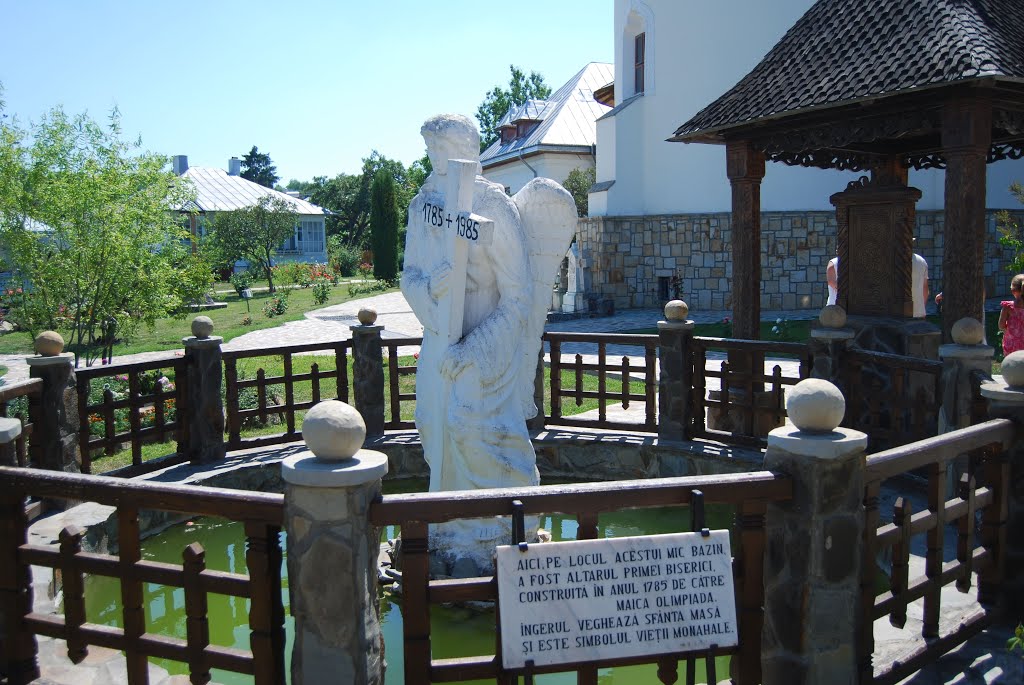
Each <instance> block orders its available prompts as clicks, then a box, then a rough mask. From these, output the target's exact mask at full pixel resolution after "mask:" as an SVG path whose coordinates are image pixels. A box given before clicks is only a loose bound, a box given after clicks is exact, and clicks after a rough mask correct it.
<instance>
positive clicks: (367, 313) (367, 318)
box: [356, 307, 377, 326]
mask: <svg viewBox="0 0 1024 685" xmlns="http://www.w3.org/2000/svg"><path fill="white" fill-rule="evenodd" d="M356 317H357V318H358V319H359V323H361V324H363V325H364V326H372V325H373V324H374V323H376V322H377V310H376V309H374V308H373V307H360V308H359V312H358V313H357V314H356Z"/></svg>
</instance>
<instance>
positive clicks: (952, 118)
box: [942, 98, 992, 343]
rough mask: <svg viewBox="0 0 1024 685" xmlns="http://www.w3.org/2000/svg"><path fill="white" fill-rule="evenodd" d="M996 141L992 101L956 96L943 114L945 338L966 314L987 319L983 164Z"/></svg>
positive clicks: (949, 340) (945, 339) (943, 286)
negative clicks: (985, 302)
mask: <svg viewBox="0 0 1024 685" xmlns="http://www.w3.org/2000/svg"><path fill="white" fill-rule="evenodd" d="M991 142H992V105H991V102H989V101H988V100H985V99H981V98H958V99H955V100H950V101H949V102H947V103H946V104H945V106H944V108H943V112H942V154H943V156H944V157H945V158H946V193H945V205H946V234H945V240H946V245H945V250H944V252H943V256H942V271H943V279H942V292H943V296H942V297H943V299H942V309H943V317H942V341H943V342H945V343H949V342H951V341H952V335H951V330H952V328H953V324H954V323H956V322H957V321H959V320H960V319H962V318H963V317H965V316H970V317H973V318H975V319H977V320H978V321H984V320H985V313H984V301H985V285H984V278H985V272H984V249H985V163H986V158H987V155H988V150H989V146H990V145H991Z"/></svg>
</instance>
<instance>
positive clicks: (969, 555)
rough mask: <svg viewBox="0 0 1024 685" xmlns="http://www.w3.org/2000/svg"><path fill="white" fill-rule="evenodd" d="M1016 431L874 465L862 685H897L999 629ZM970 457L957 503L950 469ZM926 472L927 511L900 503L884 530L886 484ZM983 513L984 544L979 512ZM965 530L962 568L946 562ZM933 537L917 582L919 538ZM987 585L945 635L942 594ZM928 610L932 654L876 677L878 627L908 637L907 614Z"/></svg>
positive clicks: (993, 427) (903, 450)
mask: <svg viewBox="0 0 1024 685" xmlns="http://www.w3.org/2000/svg"><path fill="white" fill-rule="evenodd" d="M1014 435H1015V432H1014V425H1013V423H1012V422H1011V421H1009V420H1006V419H995V420H992V421H988V422H986V423H982V424H979V425H976V426H971V427H969V428H964V429H961V430H958V431H955V432H953V433H946V434H944V435H940V436H937V437H933V438H929V439H927V440H922V441H920V442H915V443H913V444H910V445H906V446H903V447H898V448H894V449H890V450H887V451H885V452H879V453H877V454H874V455H871V456H869V457H868V458H867V470H866V473H865V488H864V509H865V526H864V557H863V562H862V563H863V566H862V576H861V598H862V602H863V606H862V611H861V625H862V638H863V639H862V641H861V654H860V655H859V661H858V663H859V664H860V672H861V676H860V682H861V683H865V684H866V683H896V682H899V681H900V680H902V679H903V678H905V677H907V676H909V675H910V674H912V673H913V672H914V671H916V670H918V669H920V668H921V667H922V666H923V665H924V664H925V663H927V662H929V661H931V660H933V659H934V658H936V657H937V656H938V655H941V654H943V653H945V652H947V651H949V650H950V649H952V648H953V647H955V646H956V645H959V644H960V643H962V642H964V641H965V640H967V639H968V638H970V637H971V636H972V635H974V634H976V633H978V632H979V631H980V630H981V629H983V628H984V627H985V626H987V625H988V624H989V623H990V622H991V620H992V613H991V612H990V611H989V609H988V607H987V605H988V604H989V603H990V602H994V601H995V600H996V595H997V593H998V591H999V585H1000V583H1001V582H1002V580H1003V575H1002V573H1003V572H1002V562H1003V559H1004V557H1005V549H1006V524H1007V517H1008V513H1007V511H1008V504H1007V502H1008V490H1009V479H1010V466H1009V460H1008V452H1007V450H1008V449H1009V448H1010V446H1011V444H1012V441H1013V438H1014ZM963 454H966V455H968V459H967V467H966V471H965V472H964V473H963V474H962V477H961V479H960V481H959V483H958V488H957V491H956V492H957V496H955V497H954V498H952V499H949V500H947V499H946V490H947V482H946V479H947V472H948V471H947V467H948V465H949V464H950V462H952V461H953V460H955V459H956V458H957V457H958V456H959V455H963ZM916 470H924V471H926V472H927V476H928V495H927V499H928V501H927V506H926V508H924V509H922V510H921V511H918V512H914V511H913V507H912V506H911V504H910V502H909V500H908V499H906V498H904V497H901V498H899V499H898V500H896V503H895V506H894V511H893V518H892V522H891V523H886V524H884V525H880V524H879V518H880V514H879V507H878V499H879V493H880V491H881V486H882V483H883V482H884V481H885V480H887V479H889V478H893V477H895V476H898V475H901V474H904V473H907V472H909V471H916ZM979 510H981V511H982V512H983V514H982V525H981V530H980V544H977V540H978V538H979V531H977V530H976V516H975V514H976V512H977V511H979ZM954 524H955V525H956V529H957V545H956V559H955V560H953V561H949V562H945V563H944V562H943V553H944V532H945V529H946V526H949V525H954ZM921 534H923V535H925V536H926V550H927V551H926V555H925V562H924V564H925V567H924V575H923V576H919V577H914V578H912V577H910V564H909V562H910V558H911V557H910V547H911V538H912V536H915V535H921ZM888 550H891V552H892V553H891V558H892V575H891V579H890V581H889V583H888V584H887V585H888V587H887V589H885V590H883V591H882V592H880V593H879V592H877V590H876V588H877V587H878V582H879V581H880V580H881V576H880V574H879V571H878V569H877V566H876V558H877V557H878V556H879V555H880V554H883V555H884V553H885V552H887V551H888ZM974 574H976V576H977V580H978V605H977V607H976V610H975V611H974V612H973V613H972V614H971V615H970V616H968V617H967V618H966V619H964V620H963V621H961V622H960V624H959V626H958V627H957V628H956V629H954V630H953V631H952V632H950V633H947V634H945V635H940V634H939V611H940V608H941V593H942V588H943V587H944V586H946V585H951V584H955V585H956V589H957V590H958V591H960V592H962V593H966V592H967V591H968V590H969V589H970V587H971V583H972V575H974ZM916 600H923V604H924V617H923V625H922V629H921V635H922V637H924V638H926V639H927V642H924V643H923V644H922V646H921V647H920V648H919V649H918V650H917V651H915V652H914V653H913V654H910V655H908V656H906V657H904V658H901V659H900V660H899V661H896V662H894V663H892V664H889V665H888V666H886V667H885V669H884V670H882V671H881V672H879V673H874V672H873V666H872V661H871V653H872V652H873V651H874V634H873V622H874V621H875V619H878V618H881V617H883V616H889V620H890V622H891V623H892V624H893V625H895V626H896V627H899V628H902V627H903V626H904V624H905V622H906V620H907V605H908V604H909V603H911V602H913V601H916Z"/></svg>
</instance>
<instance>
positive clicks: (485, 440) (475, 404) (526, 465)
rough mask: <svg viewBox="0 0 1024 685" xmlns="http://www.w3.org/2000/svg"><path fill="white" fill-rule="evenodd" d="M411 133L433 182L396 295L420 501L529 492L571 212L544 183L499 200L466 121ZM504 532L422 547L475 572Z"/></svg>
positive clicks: (424, 194)
mask: <svg viewBox="0 0 1024 685" xmlns="http://www.w3.org/2000/svg"><path fill="white" fill-rule="evenodd" d="M420 132H421V134H422V135H423V138H424V140H425V141H426V145H427V155H428V156H429V158H430V163H431V165H432V167H433V171H432V173H431V174H430V176H429V177H428V178H427V180H426V181H425V182H424V184H423V186H422V188H421V189H420V192H419V194H417V195H416V197H415V198H413V200H412V202H411V203H410V205H409V225H408V231H407V233H406V242H405V267H404V270H403V274H402V283H401V285H402V293H403V294H404V295H405V297H406V299H407V300H408V302H409V304H410V306H411V307H412V310H413V312H415V314H416V316H417V317H418V318H419V320H420V323H422V324H423V343H422V347H421V349H420V357H419V362H418V363H417V367H418V369H417V375H416V397H417V401H416V427H417V428H418V429H419V432H420V439H421V442H422V444H423V453H424V457H425V459H426V461H427V464H428V465H429V467H430V490H431V492H437V491H445V490H471V489H480V488H496V487H514V486H528V485H537V484H538V483H539V482H540V476H539V474H538V472H537V466H536V454H535V453H534V450H533V445H532V443H531V442H530V435H529V432H528V430H527V427H526V420H527V419H528V418H531V417H533V416H534V415H535V414H536V412H537V407H536V406H535V404H534V401H533V388H534V377H535V374H536V370H537V359H538V353H539V351H540V345H541V335H542V333H543V327H544V320H545V317H546V314H547V309H548V305H549V303H550V299H551V288H552V285H553V283H554V280H555V277H556V275H557V270H558V265H559V263H560V262H561V259H562V257H563V256H564V255H565V252H566V250H567V249H568V247H569V243H570V242H571V240H572V236H573V234H574V232H575V227H576V207H575V204H574V203H573V199H572V196H571V195H570V194H569V193H568V192H567V191H566V190H565V189H564V188H562V187H561V186H560V185H558V184H557V183H555V182H554V181H551V180H550V179H534V180H532V181H531V182H530V183H528V184H527V185H526V187H524V188H523V189H522V190H521V191H519V192H518V193H516V195H515V196H514V197H509V196H508V195H506V194H505V191H504V189H503V187H502V186H501V185H499V184H497V183H492V182H490V181H488V180H487V179H485V178H484V177H483V176H481V175H479V174H480V164H479V161H478V155H479V149H480V134H479V133H478V131H477V128H476V125H475V124H474V123H473V122H472V121H471V120H470V119H468V118H467V117H464V116H460V115H453V114H444V115H439V116H436V117H433V118H431V119H428V120H427V122H426V123H424V124H423V128H422V129H421V131H420ZM506 530H507V525H505V524H502V523H499V522H497V521H493V522H484V521H479V520H477V521H454V522H452V523H450V524H444V526H441V527H438V528H437V529H436V533H437V535H436V536H435V535H434V534H433V533H432V536H431V540H432V543H431V544H432V546H433V545H434V540H435V538H436V539H439V540H440V544H441V545H442V546H445V547H446V548H447V549H450V550H455V551H454V552H453V553H452V554H449V555H446V556H447V558H448V560H449V561H451V559H452V558H453V557H469V558H471V559H472V560H473V561H475V562H476V564H477V566H478V568H479V569H480V570H486V569H488V568H492V567H493V562H492V561H491V554H492V553H493V545H494V544H495V542H498V543H499V544H507V543H508V542H509V541H508V539H507V538H506V539H504V540H501V537H502V536H503V535H505V531H506ZM481 543H483V544H481ZM488 545H489V547H488ZM488 550H489V551H488Z"/></svg>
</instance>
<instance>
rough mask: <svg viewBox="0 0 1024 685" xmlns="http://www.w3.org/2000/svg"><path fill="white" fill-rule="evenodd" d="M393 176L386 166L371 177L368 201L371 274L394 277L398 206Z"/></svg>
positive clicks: (396, 254) (393, 278) (396, 259)
mask: <svg viewBox="0 0 1024 685" xmlns="http://www.w3.org/2000/svg"><path fill="white" fill-rule="evenodd" d="M395 202H396V197H395V179H394V177H393V176H392V175H391V174H390V173H388V170H387V169H380V170H378V171H377V174H376V175H375V176H374V177H373V188H372V194H371V202H370V239H371V244H372V245H373V277H374V278H376V279H378V280H382V281H393V280H395V278H397V276H398V207H397V206H396V204H395Z"/></svg>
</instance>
